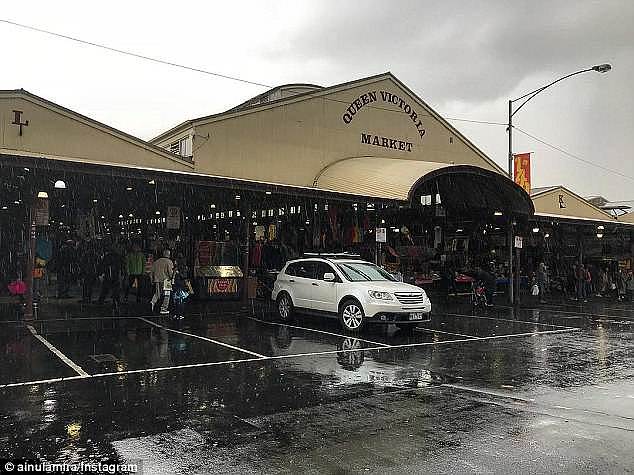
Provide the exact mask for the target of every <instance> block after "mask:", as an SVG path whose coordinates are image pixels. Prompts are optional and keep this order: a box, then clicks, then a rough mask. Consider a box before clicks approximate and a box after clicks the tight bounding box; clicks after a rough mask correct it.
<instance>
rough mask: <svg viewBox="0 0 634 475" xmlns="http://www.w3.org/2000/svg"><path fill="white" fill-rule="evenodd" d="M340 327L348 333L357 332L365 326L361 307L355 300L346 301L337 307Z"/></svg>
mask: <svg viewBox="0 0 634 475" xmlns="http://www.w3.org/2000/svg"><path fill="white" fill-rule="evenodd" d="M339 321H340V322H341V326H343V328H344V329H345V330H347V331H349V332H355V333H356V332H359V331H361V329H362V328H363V327H364V325H365V315H364V313H363V307H361V304H360V303H359V302H357V301H356V300H352V299H350V300H346V301H345V302H343V303H342V304H341V306H340V307H339Z"/></svg>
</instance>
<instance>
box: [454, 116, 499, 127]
mask: <svg viewBox="0 0 634 475" xmlns="http://www.w3.org/2000/svg"><path fill="white" fill-rule="evenodd" d="M443 119H445V120H457V121H459V122H472V123H474V124H486V125H502V126H504V127H507V126H508V124H504V123H502V122H491V121H489V120H473V119H458V118H457V117H443Z"/></svg>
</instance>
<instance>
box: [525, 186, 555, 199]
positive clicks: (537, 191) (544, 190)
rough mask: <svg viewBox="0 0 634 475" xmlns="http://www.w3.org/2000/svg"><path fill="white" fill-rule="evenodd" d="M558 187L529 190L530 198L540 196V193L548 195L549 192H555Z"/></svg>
mask: <svg viewBox="0 0 634 475" xmlns="http://www.w3.org/2000/svg"><path fill="white" fill-rule="evenodd" d="M557 188H558V186H542V187H537V188H531V198H532V197H533V196H538V195H541V194H542V193H548V192H549V191H553V190H556V189H557Z"/></svg>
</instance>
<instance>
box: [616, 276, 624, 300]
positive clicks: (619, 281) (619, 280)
mask: <svg viewBox="0 0 634 475" xmlns="http://www.w3.org/2000/svg"><path fill="white" fill-rule="evenodd" d="M614 283H615V284H616V297H617V300H618V301H619V302H621V301H622V300H624V299H625V276H624V275H623V271H622V270H621V269H619V270H617V271H616V274H615V276H614Z"/></svg>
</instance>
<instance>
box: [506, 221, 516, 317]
mask: <svg viewBox="0 0 634 475" xmlns="http://www.w3.org/2000/svg"><path fill="white" fill-rule="evenodd" d="M508 243H509V253H508V258H509V285H508V289H509V303H510V304H511V305H513V304H514V303H515V299H514V289H513V286H514V282H515V279H513V246H514V245H515V238H514V236H513V220H512V219H509V225H508Z"/></svg>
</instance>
